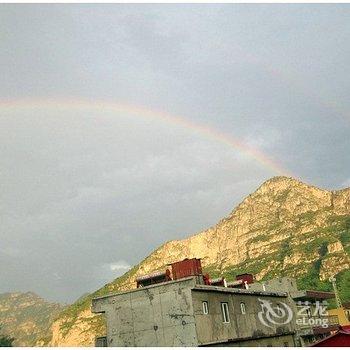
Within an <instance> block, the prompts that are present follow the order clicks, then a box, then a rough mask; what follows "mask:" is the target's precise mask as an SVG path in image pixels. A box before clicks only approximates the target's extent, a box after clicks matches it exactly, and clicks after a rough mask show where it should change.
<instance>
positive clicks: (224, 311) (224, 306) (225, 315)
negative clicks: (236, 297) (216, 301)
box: [221, 303, 230, 323]
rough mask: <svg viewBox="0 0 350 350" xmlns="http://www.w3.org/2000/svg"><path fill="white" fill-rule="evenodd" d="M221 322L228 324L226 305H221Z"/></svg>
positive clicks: (228, 317)
mask: <svg viewBox="0 0 350 350" xmlns="http://www.w3.org/2000/svg"><path fill="white" fill-rule="evenodd" d="M221 313H222V321H223V322H224V323H230V316H229V314H228V303H221Z"/></svg>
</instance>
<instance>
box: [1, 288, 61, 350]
mask: <svg viewBox="0 0 350 350" xmlns="http://www.w3.org/2000/svg"><path fill="white" fill-rule="evenodd" d="M62 310H63V307H62V306H61V305H59V304H55V303H48V302H46V301H44V300H43V299H41V298H40V297H38V296H37V295H36V294H34V293H5V294H0V325H1V333H2V334H8V335H9V336H11V337H14V338H15V341H14V343H13V345H15V346H34V345H43V344H44V343H45V342H47V341H48V339H45V337H47V335H48V334H50V331H49V328H50V325H51V324H52V322H53V319H54V317H55V316H57V315H58V314H59V312H60V311H62ZM41 338H42V341H39V339H41Z"/></svg>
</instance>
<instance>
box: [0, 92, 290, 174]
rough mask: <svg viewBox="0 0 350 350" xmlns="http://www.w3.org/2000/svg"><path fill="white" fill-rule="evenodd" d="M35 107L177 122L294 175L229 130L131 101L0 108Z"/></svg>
mask: <svg viewBox="0 0 350 350" xmlns="http://www.w3.org/2000/svg"><path fill="white" fill-rule="evenodd" d="M32 108H36V109H37V108H47V109H53V110H58V109H60V108H64V109H67V108H68V109H75V110H77V109H78V110H79V109H80V110H86V109H89V110H97V111H99V112H101V111H102V112H114V113H120V112H124V113H128V114H132V115H135V116H136V117H139V118H146V119H151V120H152V119H153V120H159V121H161V122H165V123H168V124H170V125H176V126H179V127H182V128H184V129H188V130H192V131H195V132H197V133H199V134H201V135H203V136H205V137H207V138H209V139H212V140H215V141H216V142H220V143H221V144H224V145H226V146H229V147H231V148H234V149H235V150H236V151H239V152H241V153H243V154H245V155H247V156H249V157H251V158H253V159H255V160H256V161H257V162H259V163H260V164H261V165H263V166H264V167H265V168H268V169H270V170H271V171H272V172H273V173H275V174H278V175H287V176H292V175H291V174H290V173H289V171H287V170H286V169H284V168H283V167H282V166H281V165H280V164H278V163H277V162H276V161H274V160H273V159H271V158H270V157H269V156H267V155H266V154H265V153H263V152H261V151H260V150H258V149H256V148H253V147H251V146H249V145H247V144H246V143H244V142H242V141H240V140H239V139H237V138H235V137H233V136H232V135H229V134H226V133H224V132H223V131H221V130H218V129H216V128H213V127H208V126H207V125H204V124H200V123H197V122H193V121H191V120H189V119H188V118H185V117H183V116H179V115H173V114H170V113H167V112H163V111H157V110H153V109H152V110H151V109H147V108H144V107H138V106H133V105H128V104H122V103H115V102H110V101H104V100H98V101H96V100H94V101H91V100H84V99H68V98H64V99H60V98H58V99H56V98H55V99H48V98H45V99H16V100H2V101H0V111H3V112H4V111H16V112H17V111H19V110H27V109H32Z"/></svg>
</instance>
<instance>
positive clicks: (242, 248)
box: [50, 177, 350, 346]
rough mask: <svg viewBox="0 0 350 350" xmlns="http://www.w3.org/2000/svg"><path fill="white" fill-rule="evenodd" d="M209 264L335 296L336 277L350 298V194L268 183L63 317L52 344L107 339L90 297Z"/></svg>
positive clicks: (219, 270) (211, 268)
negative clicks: (169, 268)
mask: <svg viewBox="0 0 350 350" xmlns="http://www.w3.org/2000/svg"><path fill="white" fill-rule="evenodd" d="M186 257H188V258H190V257H197V258H201V259H202V263H203V266H204V267H205V269H206V270H207V271H208V272H210V273H211V275H214V276H217V275H225V276H226V278H233V277H234V276H235V274H237V273H239V272H243V271H249V272H253V273H254V274H255V276H256V278H257V279H258V280H261V279H268V278H271V277H274V276H281V275H289V276H294V277H297V278H298V281H299V286H300V287H301V288H303V287H305V288H306V287H307V288H314V289H316V288H320V289H325V290H330V288H331V287H330V284H329V282H328V278H329V277H330V276H332V275H337V277H338V281H339V288H340V290H341V293H342V296H343V297H344V298H348V297H349V298H350V290H349V289H348V288H349V287H348V286H350V273H349V266H350V189H349V188H348V189H344V190H341V191H326V190H322V189H318V188H316V187H313V186H309V185H306V184H304V183H302V182H300V181H297V180H295V179H292V178H287V177H276V178H272V179H270V180H268V181H266V182H265V183H264V184H263V185H262V186H261V187H260V188H258V190H257V191H256V192H254V193H253V194H251V195H249V196H248V197H247V198H245V199H244V200H243V202H242V203H241V204H239V205H238V206H237V207H236V208H235V209H234V210H233V211H232V213H231V214H230V215H229V216H228V217H226V218H225V219H223V220H221V221H220V222H219V223H218V224H217V225H215V226H214V227H212V228H210V229H208V230H206V231H203V232H200V233H198V234H196V235H194V236H191V237H189V238H187V239H183V240H177V241H171V242H167V243H165V244H164V245H163V246H161V247H160V248H158V249H157V250H156V251H155V252H154V253H152V254H151V255H150V256H149V257H147V258H146V259H145V260H144V261H142V262H141V263H140V264H139V265H137V266H135V267H134V268H133V269H132V270H130V271H129V272H128V273H127V274H125V275H124V276H122V277H121V278H118V279H116V280H115V281H113V282H112V283H110V284H107V285H106V286H104V287H103V288H102V289H100V290H99V291H97V292H96V293H94V294H92V295H89V296H88V297H86V298H85V299H84V300H82V301H80V303H78V304H75V305H73V306H72V307H70V308H68V309H67V310H66V311H65V312H63V313H62V314H61V315H60V317H59V318H58V319H57V320H56V322H54V324H53V327H52V331H53V337H52V341H51V343H50V344H51V345H55V346H58V345H60V346H62V345H71V346H72V345H74V346H76V345H85V346H89V345H92V344H93V339H94V337H95V336H96V335H102V334H103V333H104V327H103V322H102V321H101V319H100V316H96V315H92V314H91V313H90V311H89V309H90V303H91V298H92V297H94V296H97V295H103V294H106V293H111V292H115V291H119V290H125V289H130V288H134V287H135V277H136V276H137V275H141V274H145V273H149V272H151V271H154V270H157V269H161V268H164V267H165V265H166V264H168V263H171V262H174V261H177V260H182V259H184V258H186Z"/></svg>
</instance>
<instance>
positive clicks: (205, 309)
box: [202, 301, 209, 315]
mask: <svg viewBox="0 0 350 350" xmlns="http://www.w3.org/2000/svg"><path fill="white" fill-rule="evenodd" d="M202 308H203V314H204V315H208V313H209V308H208V302H207V301H202Z"/></svg>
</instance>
